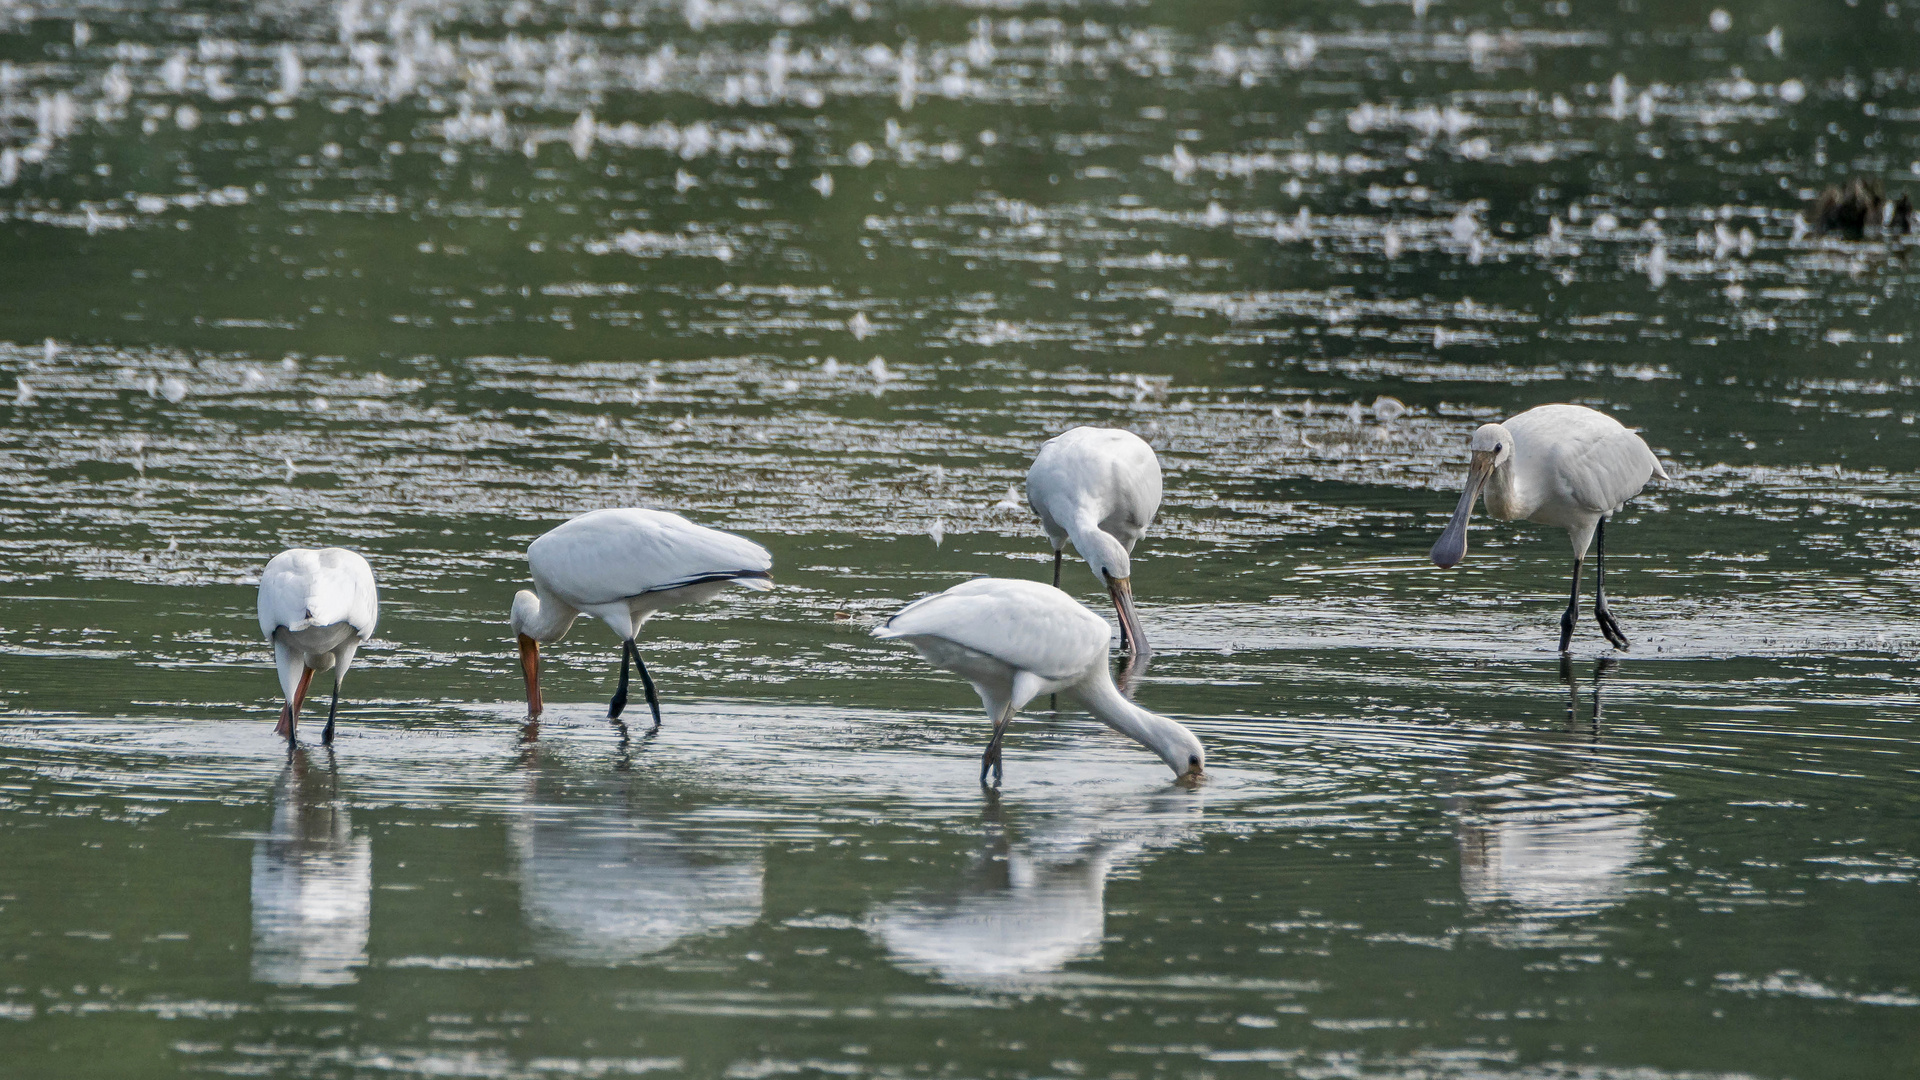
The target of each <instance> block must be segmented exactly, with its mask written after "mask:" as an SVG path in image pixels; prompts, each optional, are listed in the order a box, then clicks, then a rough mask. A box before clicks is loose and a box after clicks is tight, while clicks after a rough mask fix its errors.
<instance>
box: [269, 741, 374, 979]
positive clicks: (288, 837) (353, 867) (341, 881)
mask: <svg viewBox="0 0 1920 1080" xmlns="http://www.w3.org/2000/svg"><path fill="white" fill-rule="evenodd" d="M329 754H331V752H330V751H329ZM372 890H373V844H372V841H371V840H369V839H368V838H367V837H366V836H364V835H362V836H355V835H353V823H352V821H351V820H350V819H349V817H348V814H347V802H346V799H344V798H343V797H342V796H341V794H340V789H339V778H338V776H337V775H336V774H335V773H334V771H333V769H332V768H331V767H329V768H325V769H322V768H317V767H315V766H314V765H312V764H311V763H310V762H308V761H307V757H306V754H305V753H304V752H303V751H300V750H298V749H296V750H295V751H294V752H293V754H292V755H291V757H290V758H289V760H288V762H287V768H286V771H285V772H284V773H282V774H281V776H280V782H279V783H278V784H277V785H275V787H274V791H273V828H272V830H271V832H270V833H269V834H268V836H267V838H266V839H264V840H260V841H257V842H255V844H254V847H253V888H252V893H253V964H252V970H253V977H254V979H256V980H258V981H260V982H265V983H272V984H274V985H276V986H339V985H342V984H344V983H350V982H352V981H353V980H354V972H355V970H356V969H358V968H361V967H364V966H365V965H366V962H367V934H368V929H369V926H370V924H371V919H372V910H373V902H372Z"/></svg>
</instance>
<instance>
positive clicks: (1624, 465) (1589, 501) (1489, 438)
mask: <svg viewBox="0 0 1920 1080" xmlns="http://www.w3.org/2000/svg"><path fill="white" fill-rule="evenodd" d="M1469 446H1470V448H1471V452H1472V459H1471V462H1470V464H1469V465H1468V466H1467V484H1466V490H1465V491H1462V492H1461V493H1460V504H1459V506H1458V507H1457V508H1455V510H1454V512H1453V520H1451V521H1449V522H1448V523H1447V527H1446V530H1445V531H1443V532H1442V533H1441V534H1440V539H1439V540H1438V541H1436V542H1435V543H1434V545H1433V550H1432V552H1431V557H1432V559H1433V561H1434V564H1435V565H1437V566H1439V567H1441V568H1443V569H1444V568H1447V567H1451V566H1454V565H1456V564H1457V563H1459V562H1460V560H1461V559H1464V558H1466V555H1467V520H1468V519H1469V518H1471V517H1472V516H1473V502H1474V499H1475V498H1476V497H1477V496H1478V495H1479V494H1480V493H1481V491H1482V489H1483V488H1484V490H1485V492H1486V504H1487V515H1488V516H1489V517H1493V518H1497V519H1499V520H1501V521H1515V520H1526V521H1531V522H1535V523H1536V524H1540V525H1553V526H1557V527H1559V528H1563V529H1565V530H1567V538H1568V539H1569V540H1571V541H1572V543H1573V589H1572V593H1571V595H1570V596H1569V598H1568V600H1567V610H1566V613H1565V614H1564V615H1562V616H1561V617H1560V651H1561V652H1565V651H1567V644H1568V642H1570V641H1571V640H1572V638H1573V624H1574V621H1575V620H1576V618H1577V617H1578V615H1579V611H1580V571H1581V566H1582V564H1583V563H1584V561H1585V560H1586V557H1587V549H1588V547H1590V546H1591V545H1592V544H1593V542H1594V540H1595V538H1596V537H1597V538H1598V539H1599V543H1600V547H1599V551H1598V552H1597V554H1596V555H1595V558H1594V566H1595V581H1594V594H1593V595H1594V600H1593V617H1594V619H1595V620H1596V621H1597V622H1599V624H1600V631H1601V632H1602V633H1604V634H1605V635H1606V636H1607V640H1608V641H1610V642H1612V643H1613V644H1614V645H1615V646H1617V647H1619V648H1622V649H1625V648H1627V647H1629V642H1628V641H1627V635H1626V634H1625V633H1624V632H1622V631H1621V629H1620V624H1619V622H1618V621H1616V620H1615V619H1614V617H1613V613H1612V612H1611V611H1609V610H1608V608H1607V532H1606V528H1607V518H1609V517H1610V516H1612V515H1613V513H1614V512H1615V511H1617V510H1619V509H1620V506H1621V504H1623V503H1625V502H1626V501H1627V500H1628V499H1631V498H1633V497H1634V496H1635V495H1638V494H1639V493H1640V489H1642V488H1644V487H1646V486H1647V481H1649V480H1651V479H1652V478H1654V477H1659V478H1660V479H1662V480H1666V479H1669V477H1668V476H1667V473H1666V470H1665V469H1662V468H1661V467H1660V460H1659V459H1658V458H1656V457H1654V454H1653V451H1652V450H1651V449H1649V448H1648V446H1647V444H1646V441H1645V440H1644V439H1642V438H1640V436H1639V435H1636V434H1634V433H1633V432H1632V431H1629V430H1627V429H1626V428H1625V427H1623V426H1622V425H1621V424H1620V422H1619V421H1618V420H1615V419H1614V418H1613V417H1611V416H1608V415H1606V414H1605V413H1601V412H1595V411H1594V410H1592V409H1589V408H1585V407H1583V406H1580V405H1541V406H1539V407H1538V408H1534V409H1528V410H1527V411H1526V412H1523V413H1521V414H1520V415H1519V416H1516V417H1514V418H1513V419H1511V420H1508V421H1507V422H1506V423H1504V424H1486V425H1483V426H1482V427H1481V428H1480V429H1479V430H1477V431H1475V432H1474V433H1473V439H1472V441H1471V442H1470V443H1469Z"/></svg>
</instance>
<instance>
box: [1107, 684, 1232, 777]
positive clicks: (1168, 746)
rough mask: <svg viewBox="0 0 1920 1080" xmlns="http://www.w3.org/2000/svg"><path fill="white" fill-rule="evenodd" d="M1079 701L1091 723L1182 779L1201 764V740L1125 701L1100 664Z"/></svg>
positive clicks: (1180, 726) (1181, 727)
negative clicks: (1154, 757) (1124, 739)
mask: <svg viewBox="0 0 1920 1080" xmlns="http://www.w3.org/2000/svg"><path fill="white" fill-rule="evenodd" d="M1077 692H1078V694H1079V696H1080V700H1081V701H1083V702H1085V703H1086V706H1087V711H1088V712H1091V713H1092V714H1093V716H1094V719H1096V720H1099V721H1100V722H1101V723H1103V724H1105V725H1107V726H1108V727H1110V728H1112V729H1113V730H1115V731H1117V732H1119V733H1120V734H1122V735H1125V736H1126V737H1127V738H1129V739H1132V740H1133V741H1134V742H1137V743H1139V744H1140V745H1142V746H1144V747H1146V748H1147V749H1149V750H1151V751H1153V752H1154V753H1156V754H1158V755H1160V760H1162V761H1164V762H1166V763H1167V765H1168V766H1169V767H1170V768H1172V769H1173V771H1174V772H1176V773H1179V774H1181V775H1185V774H1187V773H1188V772H1190V771H1198V770H1199V769H1200V766H1201V764H1202V761H1201V759H1202V756H1203V754H1202V751H1201V749H1200V740H1199V739H1198V738H1196V737H1195V736H1194V734H1193V732H1191V731H1188V730H1187V729H1186V728H1185V727H1184V726H1182V725H1181V724H1178V723H1176V722H1174V721H1172V720H1169V719H1167V718H1166V717H1164V716H1159V715H1157V714H1155V713H1150V712H1148V711H1147V710H1145V709H1143V708H1141V707H1140V706H1138V705H1135V704H1134V703H1133V702H1131V701H1128V700H1127V699H1126V697H1125V696H1124V695H1122V694H1121V693H1120V689H1119V688H1118V687H1116V686H1114V685H1113V677H1112V676H1110V675H1108V674H1107V666H1106V665H1105V664H1101V665H1100V666H1099V667H1098V668H1097V669H1095V671H1094V673H1093V674H1092V675H1090V676H1088V677H1087V679H1086V681H1085V682H1083V683H1081V684H1080V686H1079V687H1078V690H1077Z"/></svg>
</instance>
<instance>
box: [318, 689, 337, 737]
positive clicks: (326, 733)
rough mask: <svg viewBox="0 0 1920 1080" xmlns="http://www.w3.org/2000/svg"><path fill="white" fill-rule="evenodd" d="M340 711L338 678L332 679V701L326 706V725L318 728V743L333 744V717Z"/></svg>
mask: <svg viewBox="0 0 1920 1080" xmlns="http://www.w3.org/2000/svg"><path fill="white" fill-rule="evenodd" d="M339 711H340V680H339V679H335V680H333V703H332V704H331V705H328V706H327V726H326V727H324V728H321V729H320V745H321V746H332V745H333V717H334V714H336V713H338V712H339Z"/></svg>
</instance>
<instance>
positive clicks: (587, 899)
mask: <svg viewBox="0 0 1920 1080" xmlns="http://www.w3.org/2000/svg"><path fill="white" fill-rule="evenodd" d="M547 771H548V772H550V770H547ZM540 788H541V785H540V784H539V773H538V772H534V773H531V774H530V780H529V791H528V796H527V805H526V806H525V808H524V809H523V810H522V811H521V812H520V814H519V816H518V818H517V819H516V820H515V821H514V822H513V824H512V827H511V833H510V835H511V843H512V846H513V851H514V854H515V856H516V858H517V860H518V863H519V868H520V896H521V900H520V903H521V909H522V912H523V913H524V915H525V917H526V920H527V924H528V926H529V928H530V929H532V931H533V932H534V937H535V948H536V949H537V950H539V951H540V952H541V954H543V955H546V956H550V957H553V958H555V959H558V960H564V961H567V962H570V963H580V964H608V965H612V964H622V963H631V962H633V961H636V960H640V959H642V958H644V957H647V956H650V955H653V954H655V953H659V952H663V951H665V950H666V949H668V948H670V947H671V946H673V945H674V944H675V943H677V942H680V941H682V940H685V939H687V938H692V937H697V936H701V935H705V934H712V933H716V932H718V931H722V930H727V929H730V928H733V927H739V926H749V925H751V924H753V923H754V922H755V921H756V920H758V919H759V918H760V910H761V905H762V903H763V897H764V894H765V881H764V879H765V871H764V869H763V867H762V864H761V860H760V855H759V853H758V852H757V851H744V850H743V851H737V852H736V851H732V850H729V849H726V848H716V847H715V845H713V844H711V843H707V842H698V841H695V840H692V839H689V838H686V837H682V836H679V835H676V834H675V833H674V831H673V830H672V829H671V828H670V827H669V826H667V825H666V824H664V823H662V822H660V821H658V820H653V819H650V818H648V817H646V816H643V815H640V814H636V813H633V812H632V811H630V810H629V809H628V805H629V803H630V802H631V801H632V799H631V796H630V795H629V794H625V793H622V794H619V795H609V794H607V793H605V792H600V793H595V794H591V795H575V794H568V795H566V796H564V797H563V796H561V795H560V794H559V793H556V792H553V791H545V792H543V791H541V790H540Z"/></svg>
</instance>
